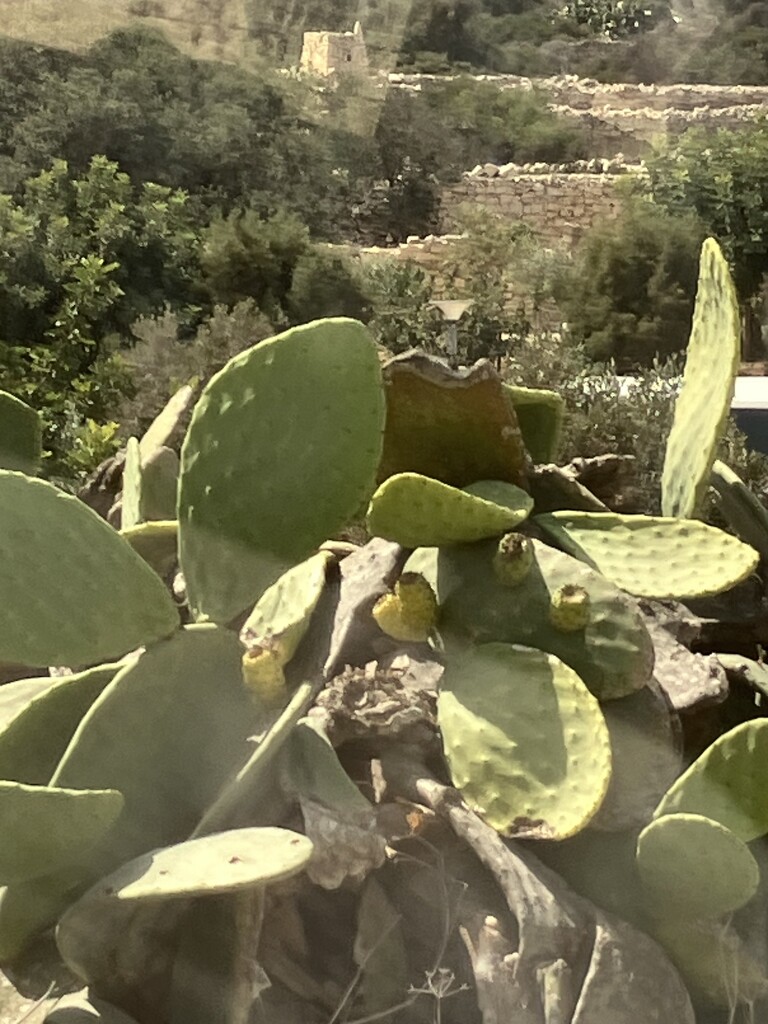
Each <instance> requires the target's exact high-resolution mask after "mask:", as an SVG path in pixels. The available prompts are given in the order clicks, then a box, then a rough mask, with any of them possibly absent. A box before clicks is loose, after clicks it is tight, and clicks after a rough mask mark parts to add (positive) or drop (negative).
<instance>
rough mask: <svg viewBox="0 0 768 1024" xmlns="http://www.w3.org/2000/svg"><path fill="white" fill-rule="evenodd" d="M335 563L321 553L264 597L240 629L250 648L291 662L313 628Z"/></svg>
mask: <svg viewBox="0 0 768 1024" xmlns="http://www.w3.org/2000/svg"><path fill="white" fill-rule="evenodd" d="M332 561H333V555H332V554H331V553H330V552H329V551H318V552H317V554H314V555H312V556H311V557H310V558H308V559H307V560H306V561H304V562H301V563H300V564H299V565H295V566H294V567H293V568H292V569H289V570H288V572H286V573H283V575H282V576H281V577H280V579H279V580H278V581H277V582H276V583H273V584H272V586H271V587H270V588H269V589H268V590H266V591H265V592H264V593H263V594H262V596H261V597H260V598H259V600H258V601H257V603H256V606H255V608H254V609H253V611H252V612H251V614H250V615H249V616H248V618H247V619H246V621H245V625H244V626H243V628H242V629H241V630H240V640H241V642H242V643H243V644H245V646H246V648H248V649H249V650H251V649H254V648H257V649H259V650H264V651H270V652H272V653H273V654H274V655H275V656H276V659H277V662H278V664H280V665H286V664H287V663H288V662H289V661H290V660H291V658H292V657H293V656H294V654H295V653H296V648H297V647H298V646H299V644H300V642H301V640H302V637H303V636H304V634H305V633H306V632H307V629H308V628H309V623H310V620H311V618H312V613H313V612H314V610H315V608H316V607H317V602H318V601H319V600H320V596H321V594H322V593H323V589H324V588H325V573H326V570H327V568H328V566H329V564H330V563H331V562H332Z"/></svg>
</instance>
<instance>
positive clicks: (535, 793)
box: [437, 644, 611, 839]
mask: <svg viewBox="0 0 768 1024" xmlns="http://www.w3.org/2000/svg"><path fill="white" fill-rule="evenodd" d="M437 718H438V725H439V726H440V731H441V733H442V737H443V747H444V750H445V756H446V759H447V761H448V766H449V769H450V772H451V778H452V780H453V783H454V785H455V786H456V787H457V788H458V789H459V790H460V791H461V794H462V796H463V797H464V799H465V800H466V801H467V803H468V804H469V805H470V806H471V807H472V808H473V809H474V810H476V811H477V813H478V814H480V815H481V817H483V818H484V819H485V821H487V822H488V823H489V824H490V825H492V826H493V828H495V829H497V830H498V831H499V832H501V833H503V834H504V835H514V836H519V837H526V836H527V837H530V838H541V839H565V838H566V837H567V836H571V835H574V834H575V833H576V832H579V831H580V830H581V829H582V828H583V827H584V826H585V825H586V824H587V823H588V822H589V820H590V818H592V816H593V815H594V814H595V813H596V811H597V810H598V808H599V807H600V804H601V802H602V800H603V797H604V796H605V793H606V790H607V788H608V783H609V781H610V776H611V747H610V742H609V739H608V730H607V728H606V725H605V721H604V720H603V716H602V713H601V711H600V706H599V704H598V703H597V701H596V700H595V698H594V697H593V696H592V694H591V693H590V692H589V690H587V688H586V686H584V684H583V683H582V681H581V680H580V679H579V677H578V676H577V675H576V673H575V672H574V671H573V670H572V669H570V668H568V666H567V665H565V664H564V663H563V662H561V661H560V660H559V659H558V658H555V657H553V656H552V655H550V654H545V653H543V652H542V651H534V650H531V649H530V648H527V647H518V646H512V645H508V644H485V645H483V646H481V647H477V648H474V649H470V650H469V651H466V652H464V653H463V654H462V655H459V656H457V657H451V658H450V659H449V660H448V663H447V666H446V670H445V675H444V676H443V679H442V682H441V685H440V692H439V694H438V702H437Z"/></svg>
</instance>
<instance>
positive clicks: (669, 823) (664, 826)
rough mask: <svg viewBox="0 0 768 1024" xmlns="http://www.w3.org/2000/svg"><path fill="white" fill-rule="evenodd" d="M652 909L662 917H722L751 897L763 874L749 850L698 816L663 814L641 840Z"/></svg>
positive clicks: (639, 864)
mask: <svg viewBox="0 0 768 1024" xmlns="http://www.w3.org/2000/svg"><path fill="white" fill-rule="evenodd" d="M637 868H638V872H639V874H640V878H641V879H642V882H643V886H644V888H645V891H646V893H647V895H648V897H649V900H650V909H651V911H652V912H654V913H656V914H660V915H662V916H664V917H667V916H672V917H676V918H678V919H679V918H688V919H694V918H699V917H713V918H714V917H722V916H724V915H725V914H730V913H731V912H732V911H734V910H737V909H738V908H739V907H741V906H743V905H744V904H745V903H746V902H747V901H748V900H750V899H752V897H753V896H754V894H755V892H756V891H757V886H758V884H759V882H760V870H759V868H758V866H757V861H756V860H755V858H754V857H753V856H752V854H751V853H750V851H749V847H748V846H747V844H746V843H745V842H744V841H743V840H742V839H739V837H738V836H737V835H735V834H734V833H733V832H731V830H730V829H728V828H725V827H724V826H723V825H721V824H720V823H719V822H717V821H712V819H711V818H706V817H704V816H703V815H700V814H665V815H663V817H660V818H656V820H655V821H652V822H651V823H650V825H647V826H646V828H644V829H643V831H642V832H641V833H640V836H639V837H638V840H637Z"/></svg>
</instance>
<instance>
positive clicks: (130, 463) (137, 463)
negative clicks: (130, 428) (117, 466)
mask: <svg viewBox="0 0 768 1024" xmlns="http://www.w3.org/2000/svg"><path fill="white" fill-rule="evenodd" d="M143 522H144V517H143V516H142V511H141V451H140V449H139V439H138V438H137V437H129V438H128V443H127V444H126V446H125V462H124V463H123V491H122V500H121V512H120V526H121V528H122V529H123V530H130V529H131V528H132V527H134V526H138V525H139V523H143Z"/></svg>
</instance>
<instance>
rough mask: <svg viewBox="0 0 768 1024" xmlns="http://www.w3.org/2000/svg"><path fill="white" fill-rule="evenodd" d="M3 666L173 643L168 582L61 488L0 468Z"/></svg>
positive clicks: (109, 655)
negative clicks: (164, 639)
mask: <svg viewBox="0 0 768 1024" xmlns="http://www.w3.org/2000/svg"><path fill="white" fill-rule="evenodd" d="M0 607H2V609H3V615H2V621H0V660H4V661H16V662H20V663H22V664H25V665H71V666H78V665H88V664H93V663H95V662H100V661H108V660H110V659H114V658H117V657H120V656H121V655H123V654H126V653H127V652H128V651H131V650H134V649H135V648H136V647H138V646H140V645H141V644H146V643H151V642H153V641H155V640H159V639H160V638H161V637H164V636H168V635H169V634H170V633H172V632H173V631H174V630H175V629H177V628H178V625H179V613H178V611H177V609H176V606H175V605H174V603H173V600H172V599H171V597H170V595H169V594H168V592H167V590H166V588H165V586H164V585H163V582H162V580H161V579H160V578H159V577H158V576H157V575H156V574H155V573H154V572H152V570H151V569H150V568H149V566H148V565H146V563H145V562H144V561H143V560H142V559H141V558H140V557H139V556H138V555H137V554H136V552H135V551H133V550H132V548H131V546H130V544H128V543H127V542H126V541H125V540H123V539H122V537H120V536H119V535H118V534H117V533H116V532H115V531H114V530H113V529H112V528H111V527H110V526H108V525H107V523H105V522H104V520H103V519H101V518H100V517H99V516H98V515H97V514H96V513H95V512H93V511H92V510H91V509H89V508H88V507H87V506H86V505H84V504H83V503H82V502H80V501H78V500H77V498H74V497H72V496H71V495H68V494H64V492H63V491H60V490H58V489H57V488H56V487H54V486H53V485H52V484H49V483H46V482H45V481H43V480H33V479H31V478H30V477H27V476H24V475H22V474H21V473H11V472H7V471H0Z"/></svg>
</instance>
